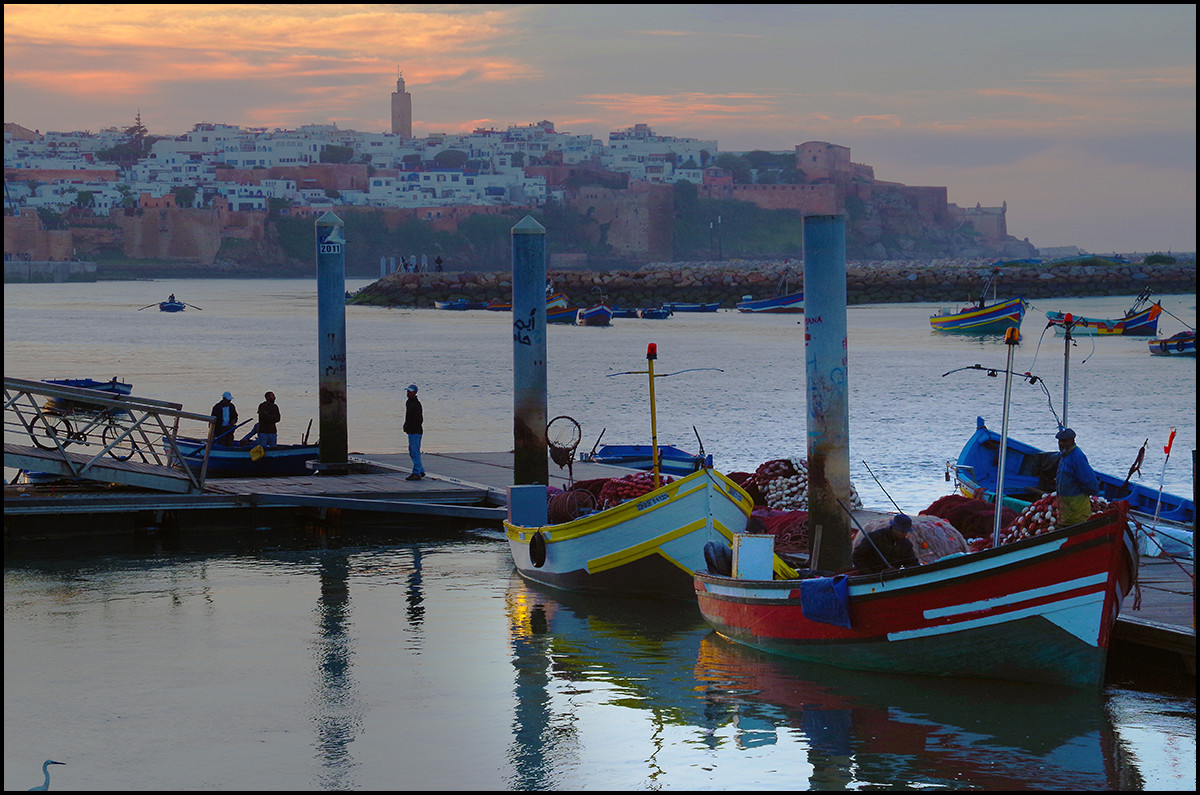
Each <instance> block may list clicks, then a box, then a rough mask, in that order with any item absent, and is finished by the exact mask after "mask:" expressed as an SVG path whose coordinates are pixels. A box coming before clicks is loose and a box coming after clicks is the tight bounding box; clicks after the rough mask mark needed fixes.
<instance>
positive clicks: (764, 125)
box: [4, 4, 1196, 252]
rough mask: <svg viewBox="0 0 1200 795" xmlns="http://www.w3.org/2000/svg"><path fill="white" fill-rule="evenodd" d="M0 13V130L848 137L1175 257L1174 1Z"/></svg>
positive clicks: (752, 144)
mask: <svg viewBox="0 0 1200 795" xmlns="http://www.w3.org/2000/svg"><path fill="white" fill-rule="evenodd" d="M1083 8H1084V7H1081V6H1075V5H1061V6H1060V5H1019V6H1002V5H889V6H879V5H837V6H831V5H753V4H751V5H727V4H722V5H657V4H646V5H605V4H587V5H582V4H581V5H489V4H483V5H258V4H228V5H203V4H200V5H152V4H148V5H111V4H100V5H72V4H65V5H11V4H10V5H5V7H4V120H5V121H6V122H15V123H17V124H21V125H23V126H25V127H29V128H31V129H39V130H43V131H46V130H80V129H88V130H99V129H102V128H104V127H110V126H121V127H124V126H128V125H129V124H130V123H132V120H133V117H134V115H135V114H136V113H138V112H139V111H140V112H141V114H142V119H143V122H144V123H145V124H146V126H147V127H148V128H149V129H150V131H151V132H152V133H155V134H178V133H181V132H184V131H186V130H189V129H191V127H192V125H193V124H195V123H196V122H200V121H208V122H224V123H227V124H235V125H242V126H249V127H270V128H274V127H292V128H294V127H297V126H299V125H302V124H314V123H336V124H337V125H338V126H339V127H341V128H343V129H355V130H363V131H370V132H383V131H387V130H389V128H390V122H389V118H390V116H389V113H390V111H389V102H390V99H389V95H390V93H391V92H392V91H393V90H394V89H395V80H396V71H397V69H400V70H402V71H403V74H404V79H405V83H406V85H407V88H408V90H409V91H410V92H411V93H412V95H413V116H414V122H413V132H414V134H415V135H418V136H421V135H427V134H429V133H431V132H455V131H464V130H472V129H474V128H476V127H497V128H504V127H507V126H508V125H510V124H529V123H532V122H536V121H540V120H542V119H548V120H550V121H553V122H554V123H555V125H556V128H557V129H558V130H559V131H561V132H571V133H590V134H592V135H595V136H597V137H600V138H601V139H602V140H604V141H607V135H608V132H609V131H611V130H616V129H621V128H624V127H629V126H631V125H633V124H637V123H646V124H650V125H651V126H652V127H653V128H654V130H655V132H657V133H659V134H661V135H674V136H680V137H694V138H702V139H706V140H712V139H715V140H716V141H717V142H718V145H719V148H720V150H721V151H744V150H750V149H766V150H791V149H792V148H793V147H795V145H796V144H800V143H803V142H805V141H814V140H816V141H829V142H832V143H836V144H841V145H843V146H849V147H851V150H852V152H851V157H852V159H853V160H854V161H855V162H858V163H866V164H868V165H871V166H873V167H874V168H875V175H876V178H878V179H880V180H888V181H894V182H902V183H905V184H909V185H945V186H946V187H947V188H948V189H949V198H950V201H952V202H955V203H957V204H959V205H964V206H966V205H974V204H975V203H977V202H978V203H981V204H983V205H985V206H988V205H999V204H1000V203H1001V202H1002V201H1006V202H1008V228H1009V232H1010V234H1013V235H1016V236H1017V237H1028V238H1029V239H1030V241H1031V242H1032V243H1034V245H1037V246H1042V247H1045V246H1058V245H1078V246H1081V247H1083V248H1085V249H1087V250H1090V251H1094V252H1110V251H1158V250H1163V251H1165V250H1173V251H1195V250H1196V8H1195V6H1194V5H1091V6H1087V7H1086V9H1085V10H1081V9H1083Z"/></svg>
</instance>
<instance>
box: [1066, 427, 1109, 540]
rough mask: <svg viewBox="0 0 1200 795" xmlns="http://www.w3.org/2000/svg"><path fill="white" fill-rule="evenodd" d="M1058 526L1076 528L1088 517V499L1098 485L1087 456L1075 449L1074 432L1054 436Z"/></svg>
mask: <svg viewBox="0 0 1200 795" xmlns="http://www.w3.org/2000/svg"><path fill="white" fill-rule="evenodd" d="M1055 438H1057V439H1058V449H1059V452H1060V453H1061V455H1060V457H1059V459H1058V479H1057V486H1058V525H1059V527H1066V526H1067V525H1071V524H1079V523H1080V522H1082V521H1085V520H1086V519H1088V518H1089V517H1090V516H1091V515H1092V495H1093V494H1097V493H1099V491H1100V481H1099V480H1097V479H1096V473H1095V472H1094V471H1092V465H1091V464H1089V463H1088V460H1087V456H1086V455H1084V454H1083V451H1082V450H1080V449H1079V448H1078V447H1077V446H1076V445H1075V431H1073V430H1071V429H1070V428H1063V429H1062V430H1061V431H1059V432H1058V434H1057V435H1056V437H1055Z"/></svg>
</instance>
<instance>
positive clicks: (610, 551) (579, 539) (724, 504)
mask: <svg viewBox="0 0 1200 795" xmlns="http://www.w3.org/2000/svg"><path fill="white" fill-rule="evenodd" d="M753 504H754V501H753V500H752V499H751V498H750V495H748V494H747V493H746V492H745V491H743V490H742V488H741V487H740V486H738V485H737V484H736V483H734V482H733V481H732V480H730V479H729V478H727V477H725V476H724V475H722V474H721V473H720V472H717V471H716V470H714V469H701V470H699V471H698V472H693V473H692V474H690V475H688V476H687V477H684V478H681V479H679V480H676V481H674V482H673V483H668V484H666V485H663V486H660V487H659V488H657V489H655V490H653V491H651V492H649V493H647V494H645V495H643V496H642V497H639V498H637V499H633V500H629V501H628V502H624V503H621V504H620V505H616V506H614V507H612V508H609V509H607V510H603V511H599V512H597V513H594V514H591V515H588V516H584V517H581V518H579V519H574V520H572V521H569V522H563V523H562V524H551V525H543V526H541V527H523V526H521V525H515V524H512V523H510V522H505V523H504V532H505V536H506V537H507V538H508V546H509V548H510V549H511V550H512V556H513V560H514V562H515V563H516V565H517V571H518V572H519V573H520V574H521V576H522V577H524V578H525V579H527V580H530V581H532V582H536V583H541V584H543V585H548V586H551V587H554V588H560V589H563V590H568V591H581V592H596V593H620V594H627V595H642V596H678V597H680V598H684V599H688V598H694V587H693V572H695V571H697V570H701V571H703V570H705V569H707V563H706V561H705V556H704V545H705V544H706V543H708V542H709V541H715V542H717V543H719V544H720V545H722V546H723V547H725V548H730V547H731V546H732V543H733V536H734V535H735V534H737V533H742V532H744V531H745V529H746V521H747V519H748V518H749V516H750V511H751V509H752V508H753ZM774 565H775V567H776V568H778V569H780V571H781V573H783V572H784V571H785V570H786V569H787V568H788V567H787V564H786V563H784V562H783V561H782V560H780V559H779V558H778V557H777V556H776V557H775V561H774Z"/></svg>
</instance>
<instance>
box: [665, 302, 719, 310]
mask: <svg viewBox="0 0 1200 795" xmlns="http://www.w3.org/2000/svg"><path fill="white" fill-rule="evenodd" d="M663 306H664V307H666V308H668V309H670V310H671V311H672V312H716V311H717V310H718V309H720V308H721V302H720V301H713V302H712V303H711V304H686V303H679V302H672V303H669V304H663Z"/></svg>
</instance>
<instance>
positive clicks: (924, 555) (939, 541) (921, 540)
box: [851, 514, 971, 565]
mask: <svg viewBox="0 0 1200 795" xmlns="http://www.w3.org/2000/svg"><path fill="white" fill-rule="evenodd" d="M911 518H912V530H911V531H909V534H908V540H909V542H910V543H911V544H912V545H913V551H915V552H916V553H917V559H918V560H920V561H921V565H925V564H926V563H933V562H934V561H935V560H941V559H942V558H944V557H947V556H948V555H955V554H959V553H963V552H970V551H971V549H970V546H969V544H968V542H967V539H965V538H964V537H963V534H962V533H960V532H959V531H958V530H957V529H956V528H955V527H954V525H952V524H951V523H950V522H948V521H946V520H945V519H942V518H940V517H937V516H929V515H926V514H921V515H919V516H913V517H911ZM891 521H892V518H891V517H890V516H883V517H880V518H878V519H871V520H869V521H867V522H866V523H865V524H864V525H863V530H865V531H866V532H868V533H870V532H873V531H875V530H878V529H879V528H881V527H886V526H887V525H888V524H890V523H891ZM862 541H863V534H862V532H861V531H855V533H854V538H853V540H852V541H851V544H852V546H858V545H859V543H860V542H862Z"/></svg>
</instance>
